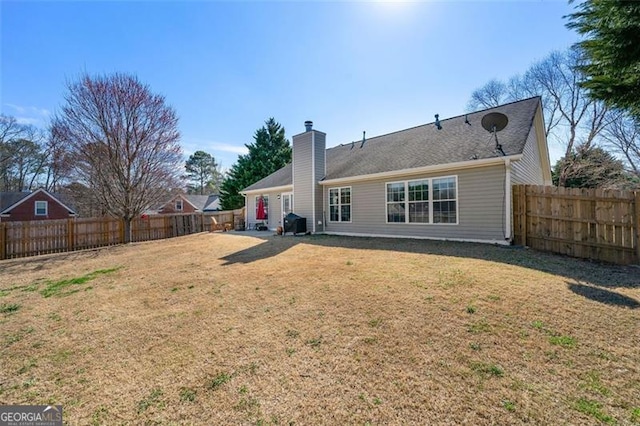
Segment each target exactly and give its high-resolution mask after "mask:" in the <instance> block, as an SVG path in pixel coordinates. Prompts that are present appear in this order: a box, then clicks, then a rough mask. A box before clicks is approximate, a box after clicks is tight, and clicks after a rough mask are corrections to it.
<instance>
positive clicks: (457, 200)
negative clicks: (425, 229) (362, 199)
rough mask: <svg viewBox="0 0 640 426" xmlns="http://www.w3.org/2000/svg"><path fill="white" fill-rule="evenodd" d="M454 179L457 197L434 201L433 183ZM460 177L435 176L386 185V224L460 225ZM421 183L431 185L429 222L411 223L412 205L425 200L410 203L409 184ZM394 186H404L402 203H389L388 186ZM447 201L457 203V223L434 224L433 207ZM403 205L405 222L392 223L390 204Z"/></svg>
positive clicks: (387, 183) (392, 182) (390, 182)
mask: <svg viewBox="0 0 640 426" xmlns="http://www.w3.org/2000/svg"><path fill="white" fill-rule="evenodd" d="M451 178H453V179H454V181H455V192H456V194H455V195H456V196H455V198H453V199H449V198H447V199H444V200H434V199H433V181H434V180H438V179H451ZM458 180H459V179H458V175H448V176H433V177H416V178H414V179H405V180H398V181H389V182H385V183H384V202H385V209H384V210H385V223H387V224H390V225H418V226H420V225H437V226H440V225H445V226H451V225H459V224H460V192H459V189H458ZM419 181H428V185H429V199H428V200H427V202H428V206H429V221H428V222H410V221H409V219H410V208H409V204H410V203H415V202H424V200H420V201H410V200H409V198H410V197H409V182H419ZM393 184H403V186H404V197H403V200H402V201H389V200H388V185H393ZM447 201H455V203H456V210H455V212H456V221H455V222H434V221H433V212H434V210H433V205H434V203H436V202H447ZM401 203H402V204H403V206H404V221H403V222H391V221H389V205H390V204H401Z"/></svg>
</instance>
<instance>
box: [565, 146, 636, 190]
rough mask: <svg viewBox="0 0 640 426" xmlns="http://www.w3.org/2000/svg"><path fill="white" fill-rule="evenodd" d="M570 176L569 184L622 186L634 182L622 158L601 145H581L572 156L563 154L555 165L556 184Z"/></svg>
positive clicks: (578, 186)
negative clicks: (562, 178) (561, 178)
mask: <svg viewBox="0 0 640 426" xmlns="http://www.w3.org/2000/svg"><path fill="white" fill-rule="evenodd" d="M562 174H564V176H565V177H566V179H565V182H564V184H563V185H560V186H565V187H567V188H603V189H619V188H623V187H626V186H629V185H631V177H630V175H629V174H628V173H627V172H626V171H625V169H624V165H623V164H622V161H620V160H618V159H617V158H615V157H614V156H613V155H611V154H610V153H608V152H607V151H605V150H604V149H602V148H600V147H597V146H596V147H594V146H591V147H587V146H585V145H580V146H578V147H577V149H576V150H575V151H572V152H571V154H569V155H568V156H565V157H562V158H561V159H560V160H558V162H557V163H556V164H555V166H554V167H553V171H552V177H553V184H554V185H558V184H559V177H560V176H561V175H562Z"/></svg>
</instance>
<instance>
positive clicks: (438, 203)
mask: <svg viewBox="0 0 640 426" xmlns="http://www.w3.org/2000/svg"><path fill="white" fill-rule="evenodd" d="M387 223H452V224H457V223H458V179H457V177H456V176H450V177H443V178H432V179H419V180H409V181H405V182H391V183H387Z"/></svg>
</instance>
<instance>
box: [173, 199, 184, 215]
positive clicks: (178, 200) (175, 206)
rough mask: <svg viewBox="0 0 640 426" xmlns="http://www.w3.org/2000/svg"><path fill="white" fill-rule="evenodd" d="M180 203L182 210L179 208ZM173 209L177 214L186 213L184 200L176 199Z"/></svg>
mask: <svg viewBox="0 0 640 426" xmlns="http://www.w3.org/2000/svg"><path fill="white" fill-rule="evenodd" d="M178 203H180V208H178ZM173 207H174V210H175V211H177V212H181V211H184V200H183V199H182V198H178V199H176V201H175V203H173Z"/></svg>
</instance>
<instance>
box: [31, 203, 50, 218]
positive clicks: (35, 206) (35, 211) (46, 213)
mask: <svg viewBox="0 0 640 426" xmlns="http://www.w3.org/2000/svg"><path fill="white" fill-rule="evenodd" d="M38 203H44V213H42V214H40V213H38ZM33 215H34V216H49V202H48V201H47V200H36V201H35V202H34V203H33Z"/></svg>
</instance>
